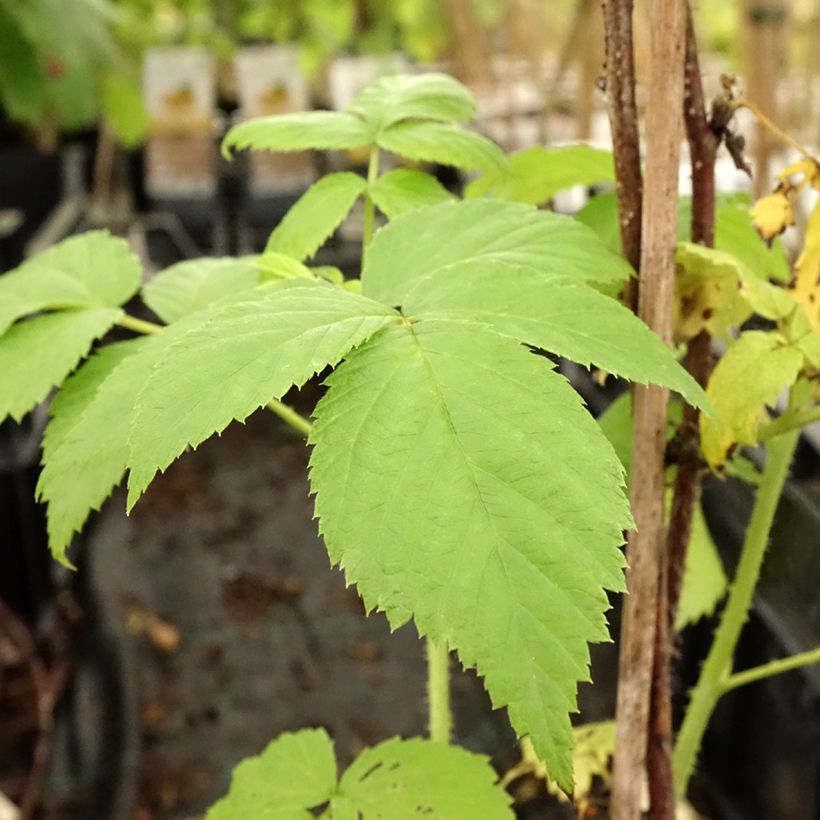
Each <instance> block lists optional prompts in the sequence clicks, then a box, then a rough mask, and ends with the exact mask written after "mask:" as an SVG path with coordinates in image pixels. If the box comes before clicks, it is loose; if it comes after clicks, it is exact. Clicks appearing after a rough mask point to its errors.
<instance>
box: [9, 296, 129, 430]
mask: <svg viewBox="0 0 820 820" xmlns="http://www.w3.org/2000/svg"><path fill="white" fill-rule="evenodd" d="M120 316H122V311H121V310H119V309H117V308H96V309H90V310H66V311H61V312H60V313H49V314H47V315H45V316H38V317H36V318H34V319H29V320H28V321H26V322H20V323H18V324H16V325H14V326H13V327H11V328H10V329H9V330H7V331H6V333H5V334H4V335H3V336H0V421H2V420H3V419H5V418H6V416H11V417H12V418H13V419H15V420H17V421H19V420H20V419H21V418H22V417H23V416H24V415H25V414H26V413H28V412H29V411H30V410H31V409H32V408H33V407H34V406H35V405H37V404H39V403H40V402H41V401H43V399H45V398H46V396H47V395H48V392H49V390H51V388H52V387H56V386H57V385H59V384H61V383H62V382H63V380H64V379H65V377H66V376H68V374H69V373H71V371H72V370H73V369H74V368H75V367H76V366H77V363H78V362H79V361H80V359H82V358H83V356H85V355H86V354H87V353H88V350H89V348H90V347H91V345H92V343H93V342H94V340H95V339H98V338H99V337H100V336H102V335H103V334H104V333H105V332H106V331H108V330H109V329H110V328H111V326H112V325H113V324H114V323H115V322H116V321H117V319H119V318H120Z"/></svg>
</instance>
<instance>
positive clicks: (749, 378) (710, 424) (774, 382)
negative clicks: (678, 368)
mask: <svg viewBox="0 0 820 820" xmlns="http://www.w3.org/2000/svg"><path fill="white" fill-rule="evenodd" d="M802 366H803V354H802V353H801V351H800V350H799V349H798V348H797V347H795V346H783V345H782V343H781V342H780V340H779V339H778V338H777V334H774V333H764V332H761V331H748V332H746V333H742V334H741V335H740V337H739V338H738V339H737V341H736V342H735V343H734V344H732V345H731V347H729V349H728V350H727V351H726V353H725V355H724V356H723V358H722V359H721V360H720V361H719V362H718V363H717V366H716V367H715V369H714V371H713V372H712V377H711V379H710V380H709V385H708V386H707V389H706V395H707V396H708V397H709V399H710V401H711V402H712V407H713V408H714V416H713V418H706V417H704V416H701V418H700V439H701V446H702V448H703V454H704V456H705V458H706V461H707V463H708V464H709V466H710V467H712V468H715V467H718V466H720V465H721V464H723V462H724V461H725V460H726V457H727V455H728V453H729V451H730V449H731V448H732V447H733V446H734V445H735V444H737V443H740V444H756V443H757V429H758V423H759V421H760V416H761V413H762V412H763V408H764V406H765V405H771V404H773V403H774V401H775V400H776V399H777V396H778V394H779V393H780V391H781V390H782V389H783V388H784V387H787V386H789V385H791V384H793V383H794V381H795V380H796V379H797V375H798V373H799V372H800V369H801V367H802Z"/></svg>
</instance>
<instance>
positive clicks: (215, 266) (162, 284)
mask: <svg viewBox="0 0 820 820" xmlns="http://www.w3.org/2000/svg"><path fill="white" fill-rule="evenodd" d="M258 263H259V257H256V256H242V257H239V258H238V259H237V258H235V257H205V258H203V259H188V260H186V261H184V262H177V263H176V264H175V265H171V266H170V267H168V268H165V270H162V271H160V272H159V273H158V274H156V276H154V277H153V278H152V279H151V281H150V282H148V284H147V285H145V286H144V287H143V289H142V299H143V301H144V302H145V304H146V305H148V307H149V308H151V310H153V311H154V313H156V314H157V316H159V318H160V319H162V321H163V322H167V323H168V324H170V323H171V322H176V321H177V320H178V319H181V318H182V317H183V316H187V315H188V314H189V313H195V312H196V311H198V310H202V309H203V308H206V307H208V306H209V305H212V304H214V303H215V302H219V301H221V300H222V299H225V298H227V297H230V296H231V295H235V294H238V293H241V292H242V291H247V290H250V289H251V288H254V287H256V285H258V284H259V280H260V271H259V266H258Z"/></svg>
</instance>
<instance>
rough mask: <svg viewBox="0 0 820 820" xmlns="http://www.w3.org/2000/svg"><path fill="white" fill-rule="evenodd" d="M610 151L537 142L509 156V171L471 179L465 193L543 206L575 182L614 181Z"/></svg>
mask: <svg viewBox="0 0 820 820" xmlns="http://www.w3.org/2000/svg"><path fill="white" fill-rule="evenodd" d="M614 180H615V166H614V164H613V160H612V152H611V151H602V150H600V149H598V148H591V147H590V146H588V145H569V146H562V147H559V148H544V147H543V146H540V145H535V146H533V147H532V148H525V149H524V150H523V151H517V152H516V153H514V154H511V155H510V157H509V172H508V173H506V174H503V175H498V174H492V173H490V174H485V175H484V176H482V177H479V178H478V179H476V180H473V182H471V183H470V184H469V185H468V186H467V188H466V190H465V191H464V196H465V198H466V199H474V198H476V197H482V196H493V197H497V198H499V199H506V200H509V201H511V202H525V203H527V204H528V205H543V204H544V203H546V202H549V201H550V200H551V199H552V198H553V197H554V196H555V195H556V194H557V193H558V192H559V191H563V190H565V189H566V188H571V187H573V186H574V185H593V184H595V183H596V182H614Z"/></svg>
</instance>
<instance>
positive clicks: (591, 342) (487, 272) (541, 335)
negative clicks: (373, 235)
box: [402, 260, 706, 407]
mask: <svg viewBox="0 0 820 820" xmlns="http://www.w3.org/2000/svg"><path fill="white" fill-rule="evenodd" d="M402 309H403V311H404V312H405V313H406V314H407V315H410V316H417V317H420V318H423V317H424V316H425V315H428V314H430V313H433V314H434V315H438V316H447V317H449V318H456V319H461V320H465V321H470V320H473V321H477V322H483V323H485V324H487V325H489V326H490V327H492V328H493V329H494V330H496V331H498V332H499V333H504V334H506V335H508V336H512V337H513V338H515V339H518V340H519V341H521V342H525V343H527V344H530V345H533V346H535V347H540V348H542V349H544V350H548V351H550V352H551V353H557V354H558V355H560V356H565V357H566V358H568V359H572V360H573V361H575V362H578V363H579V364H582V365H585V366H587V367H589V366H590V365H595V366H596V367H600V368H603V369H604V370H606V371H607V372H608V373H612V374H613V375H616V376H623V377H624V378H627V379H630V380H632V381H636V382H640V383H642V384H646V383H648V382H652V383H654V384H660V385H663V386H665V387H670V388H672V389H673V390H676V391H678V392H679V393H681V394H682V395H683V396H684V397H685V398H686V399H687V401H689V402H691V403H692V404H694V405H696V406H698V407H702V406H704V404H705V403H706V395H705V394H704V392H703V390H702V389H701V388H700V386H699V385H698V384H697V382H696V381H695V380H694V379H693V378H692V377H691V376H690V375H689V374H688V373H687V372H686V371H685V370H684V369H683V368H682V367H681V366H680V365H679V364H678V362H677V361H676V359H675V356H674V354H673V353H672V351H671V350H670V349H669V348H668V347H666V345H664V344H663V342H662V341H661V340H660V339H659V338H658V336H656V335H655V334H654V333H652V331H651V330H649V328H648V327H647V326H646V325H645V324H644V323H643V322H641V321H640V319H638V318H637V317H636V316H635V314H634V313H632V312H631V311H630V310H627V308H625V307H624V306H623V305H621V304H620V303H619V302H618V301H616V300H615V299H611V298H610V297H608V296H604V295H602V294H600V293H598V292H597V291H595V290H593V289H592V288H590V287H589V286H587V285H586V284H584V283H583V282H579V281H572V280H569V279H557V278H553V277H549V276H544V275H543V274H541V273H539V272H537V271H535V270H533V269H532V268H523V267H517V266H514V265H510V264H508V263H506V262H496V261H494V260H486V261H485V260H482V261H481V262H480V263H479V264H475V263H470V264H459V265H453V266H451V267H449V268H443V269H441V270H440V271H439V272H438V273H437V274H436V275H435V276H430V277H427V278H425V279H424V280H423V281H422V282H421V283H420V284H419V285H417V286H416V287H415V288H414V289H413V290H411V291H410V292H409V293H408V294H407V296H406V298H405V299H404V301H403V303H402Z"/></svg>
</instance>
